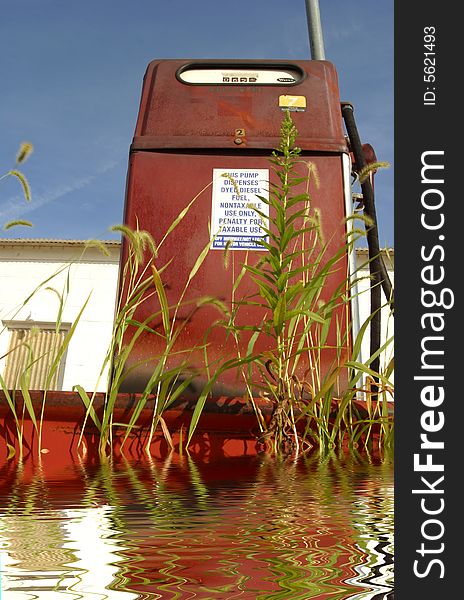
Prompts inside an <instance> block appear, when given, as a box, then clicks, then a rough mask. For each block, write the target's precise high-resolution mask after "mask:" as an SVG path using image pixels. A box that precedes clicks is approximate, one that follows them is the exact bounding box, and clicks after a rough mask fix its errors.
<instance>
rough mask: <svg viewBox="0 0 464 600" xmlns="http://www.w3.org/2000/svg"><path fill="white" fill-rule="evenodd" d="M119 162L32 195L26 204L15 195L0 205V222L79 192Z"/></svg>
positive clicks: (21, 197) (113, 161) (111, 161)
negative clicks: (42, 192)
mask: <svg viewBox="0 0 464 600" xmlns="http://www.w3.org/2000/svg"><path fill="white" fill-rule="evenodd" d="M119 162H120V161H119V160H110V161H108V162H107V163H105V164H103V165H102V166H101V167H100V168H99V169H98V170H97V171H96V172H95V173H93V174H92V175H88V176H87V177H79V178H77V179H75V180H74V181H72V182H71V183H69V184H61V185H58V186H56V187H55V188H53V189H51V190H47V192H46V193H44V194H34V195H33V197H32V200H31V201H30V202H27V203H26V201H25V200H24V198H23V196H21V195H17V196H13V197H12V198H8V199H7V200H6V201H5V202H3V203H2V204H1V205H0V220H8V219H16V218H18V217H21V216H23V215H25V214H27V213H29V212H32V211H34V210H37V209H38V208H42V207H43V206H46V205H47V204H50V202H54V201H55V200H59V199H60V198H62V197H63V196H66V195H67V194H70V193H71V192H75V191H77V190H81V189H82V188H85V187H87V186H88V185H90V184H91V183H92V182H94V181H95V179H97V178H98V177H100V176H101V175H103V174H104V173H106V172H107V171H110V170H111V169H113V168H114V167H115V166H116V165H117V164H118V163H119Z"/></svg>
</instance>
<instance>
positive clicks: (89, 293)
mask: <svg viewBox="0 0 464 600" xmlns="http://www.w3.org/2000/svg"><path fill="white" fill-rule="evenodd" d="M105 244H106V248H107V250H108V252H109V256H106V255H104V254H103V253H102V252H101V250H100V249H98V248H97V247H89V246H88V245H87V243H86V242H84V241H78V240H41V239H9V240H8V239H0V375H1V376H2V378H3V380H4V381H5V383H6V385H7V387H9V388H10V389H12V388H16V389H18V388H19V386H20V377H21V374H22V373H24V372H25V370H26V369H25V367H26V366H27V365H28V364H29V365H31V367H30V368H29V369H28V370H27V372H28V373H29V377H30V381H29V389H43V387H44V384H45V381H46V380H47V377H48V378H50V379H51V381H50V384H49V385H48V386H47V387H48V389H58V390H59V389H61V390H72V387H73V386H74V385H76V384H79V385H81V386H82V387H83V388H84V389H85V390H87V391H88V392H93V391H94V390H97V391H105V390H106V385H107V370H106V371H104V372H103V373H102V365H103V363H104V361H105V356H106V353H107V351H108V347H109V344H110V340H111V332H112V325H113V319H114V311H115V300H116V291H117V283H118V270H119V253H120V243H119V242H117V241H111V242H105ZM356 258H357V263H358V266H359V267H362V265H363V264H364V267H362V268H361V269H360V275H361V276H363V275H365V276H366V278H365V279H363V280H362V281H361V282H360V284H359V291H360V295H359V300H360V320H361V324H362V323H363V322H364V320H365V319H367V318H368V316H369V312H370V311H369V293H368V291H367V290H368V287H369V280H368V278H367V275H368V266H367V264H365V263H366V261H367V250H364V249H358V250H357V253H356ZM384 258H385V261H386V264H387V268H388V271H389V273H390V277H391V278H392V279H393V270H394V265H393V251H392V250H391V251H388V252H386V253H384ZM363 290H364V291H363ZM87 299H88V302H87ZM86 302H87V304H86ZM84 306H85V308H84ZM81 311H82V314H81V315H80V313H81ZM79 315H80V317H79ZM57 322H58V327H57ZM76 323H77V325H76ZM75 325H76V327H75V330H74V331H72V328H73V327H74V326H75ZM68 332H72V336H70V342H69V346H67V347H66V351H65V352H64V353H63V356H62V357H61V360H59V361H58V362H59V368H57V369H56V372H55V373H54V376H53V378H51V377H50V362H51V361H50V356H56V354H57V351H58V352H59V348H60V347H63V344H64V345H65V346H66V339H67V338H66V335H67V334H68ZM392 334H393V318H392V317H391V316H390V315H389V311H388V309H387V308H384V309H383V311H382V340H383V341H385V340H386V339H388V338H389V337H390V336H391V335H392ZM24 340H26V341H27V345H25V344H24V343H23V342H24ZM57 349H58V350H57ZM392 355H393V345H390V347H389V348H388V349H387V351H386V353H384V356H383V363H384V364H386V362H388V360H389V358H390V357H391V356H392ZM367 356H369V338H368V336H366V338H365V339H364V340H363V358H366V357H367ZM41 357H42V358H41ZM31 363H32V364H31Z"/></svg>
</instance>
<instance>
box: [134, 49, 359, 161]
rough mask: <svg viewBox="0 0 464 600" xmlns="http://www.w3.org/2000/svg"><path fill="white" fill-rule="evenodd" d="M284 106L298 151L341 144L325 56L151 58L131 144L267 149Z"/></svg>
mask: <svg viewBox="0 0 464 600" xmlns="http://www.w3.org/2000/svg"><path fill="white" fill-rule="evenodd" d="M285 110H291V111H292V112H293V118H294V120H295V125H296V127H297V129H298V145H299V147H300V148H302V150H303V151H305V150H308V151H309V150H310V151H319V152H337V153H339V152H344V153H346V152H347V151H348V149H347V146H346V140H345V136H344V131H343V126H342V115H341V108H340V94H339V91H338V78H337V73H336V70H335V67H334V66H333V65H332V64H331V63H330V62H328V61H322V60H294V61H291V62H289V61H284V60H269V61H266V60H262V61H257V60H236V61H232V60H208V59H195V60H185V59H161V60H154V61H152V62H151V63H150V64H149V65H148V68H147V71H146V74H145V78H144V83H143V90H142V98H141V102H140V110H139V116H138V119H137V125H136V129H135V135H134V139H133V142H132V145H131V150H132V151H140V150H162V149H165V150H168V149H169V150H172V151H180V150H181V149H187V148H191V149H195V151H197V150H202V151H205V152H206V151H216V150H217V149H221V150H225V149H226V150H227V149H229V150H231V151H232V152H234V153H236V152H240V153H243V152H244V151H246V150H247V149H249V150H252V149H253V150H260V151H261V150H273V149H274V148H277V147H278V145H279V143H280V126H281V122H282V118H283V111H285ZM238 138H239V141H238Z"/></svg>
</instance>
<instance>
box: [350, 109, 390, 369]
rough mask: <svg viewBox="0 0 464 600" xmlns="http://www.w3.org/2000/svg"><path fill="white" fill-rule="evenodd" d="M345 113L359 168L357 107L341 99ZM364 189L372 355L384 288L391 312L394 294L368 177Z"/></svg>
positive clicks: (363, 162) (377, 339)
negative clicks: (355, 114) (367, 223)
mask: <svg viewBox="0 0 464 600" xmlns="http://www.w3.org/2000/svg"><path fill="white" fill-rule="evenodd" d="M342 115H343V119H344V121H345V126H346V131H347V133H348V139H349V141H350V146H351V151H352V152H353V156H354V160H355V163H356V167H357V169H358V171H361V170H362V169H364V168H365V167H366V166H367V163H366V159H365V158H364V153H363V150H362V144H361V140H360V137H359V133H358V128H357V126H356V121H355V118H354V109H353V106H352V105H351V104H350V103H348V102H343V103H342ZM361 190H362V196H363V212H364V215H365V216H366V217H367V218H368V219H369V222H370V225H369V226H368V227H367V228H366V235H367V245H368V251H369V274H370V277H371V315H372V320H371V324H370V353H371V356H372V355H373V354H374V353H375V352H377V350H378V349H379V348H380V330H381V315H380V308H381V304H382V289H383V291H384V294H385V296H386V298H387V301H388V303H389V305H390V309H391V311H392V312H393V310H394V298H393V288H392V284H391V281H390V277H389V276H388V272H387V268H386V267H385V263H384V261H383V258H382V255H381V253H380V245H379V233H378V227H377V215H376V211H375V202H374V190H373V188H372V184H371V182H370V180H369V178H367V179H366V180H365V181H363V182H362V183H361ZM379 364H380V361H379V358H378V357H377V358H376V359H375V360H374V361H372V363H371V364H370V368H371V369H372V370H373V371H374V372H376V373H377V372H378V371H379Z"/></svg>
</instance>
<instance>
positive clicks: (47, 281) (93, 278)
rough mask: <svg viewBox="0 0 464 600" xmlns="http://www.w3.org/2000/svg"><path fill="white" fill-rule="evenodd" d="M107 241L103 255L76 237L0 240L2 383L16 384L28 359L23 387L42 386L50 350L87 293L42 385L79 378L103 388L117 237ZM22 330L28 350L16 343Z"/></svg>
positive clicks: (69, 383)
mask: <svg viewBox="0 0 464 600" xmlns="http://www.w3.org/2000/svg"><path fill="white" fill-rule="evenodd" d="M106 247H107V249H108V251H109V256H105V255H104V254H103V253H102V252H101V251H100V250H99V249H97V248H96V247H86V242H82V241H76V240H40V239H37V240H34V239H22V240H16V239H12V240H6V239H3V240H0V374H1V375H2V376H3V378H4V380H5V381H6V384H7V385H8V387H10V388H13V387H15V388H18V387H19V385H18V384H19V381H18V377H19V376H20V373H22V372H24V368H25V365H26V364H27V363H28V362H31V359H32V362H34V361H37V362H35V363H34V364H33V366H32V368H31V369H30V377H31V381H30V385H29V387H30V389H43V384H44V381H45V380H46V378H47V375H48V373H49V371H50V369H49V365H50V358H49V356H51V355H53V354H54V349H56V348H58V347H59V346H61V345H62V344H63V341H64V340H65V338H66V333H67V332H69V331H70V329H71V328H72V327H73V324H75V323H76V321H77V319H78V316H79V313H80V311H81V310H82V308H83V307H84V305H85V303H86V301H87V298H89V297H90V298H89V301H88V303H87V305H86V306H85V309H84V311H83V312H82V315H81V317H80V319H79V322H78V325H77V327H76V329H75V331H74V332H73V334H72V337H71V341H70V343H69V346H68V347H67V350H66V352H65V354H64V356H63V357H62V360H61V361H60V368H59V369H57V371H56V374H55V377H54V378H53V380H52V382H51V385H50V387H49V388H48V389H62V390H71V389H72V387H73V385H76V384H79V385H81V386H82V387H83V388H84V389H86V390H89V391H94V389H95V386H96V389H97V390H98V391H105V389H106V375H105V373H103V374H102V376H100V371H101V368H102V365H103V362H104V359H105V354H106V352H107V349H108V346H109V343H110V339H111V330H112V323H113V318H114V307H115V298H116V290H117V281H118V268H119V250H120V243H119V242H107V243H106ZM57 320H58V321H61V323H60V325H59V330H58V331H56V323H57ZM25 336H28V337H26V339H28V340H30V344H29V345H30V348H31V350H30V351H28V350H27V348H25V346H24V344H21V347H20V348H17V346H18V345H19V344H20V342H21V340H24V339H25ZM15 348H16V350H15ZM44 355H45V358H44V359H43V360H37V359H38V358H40V356H44Z"/></svg>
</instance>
